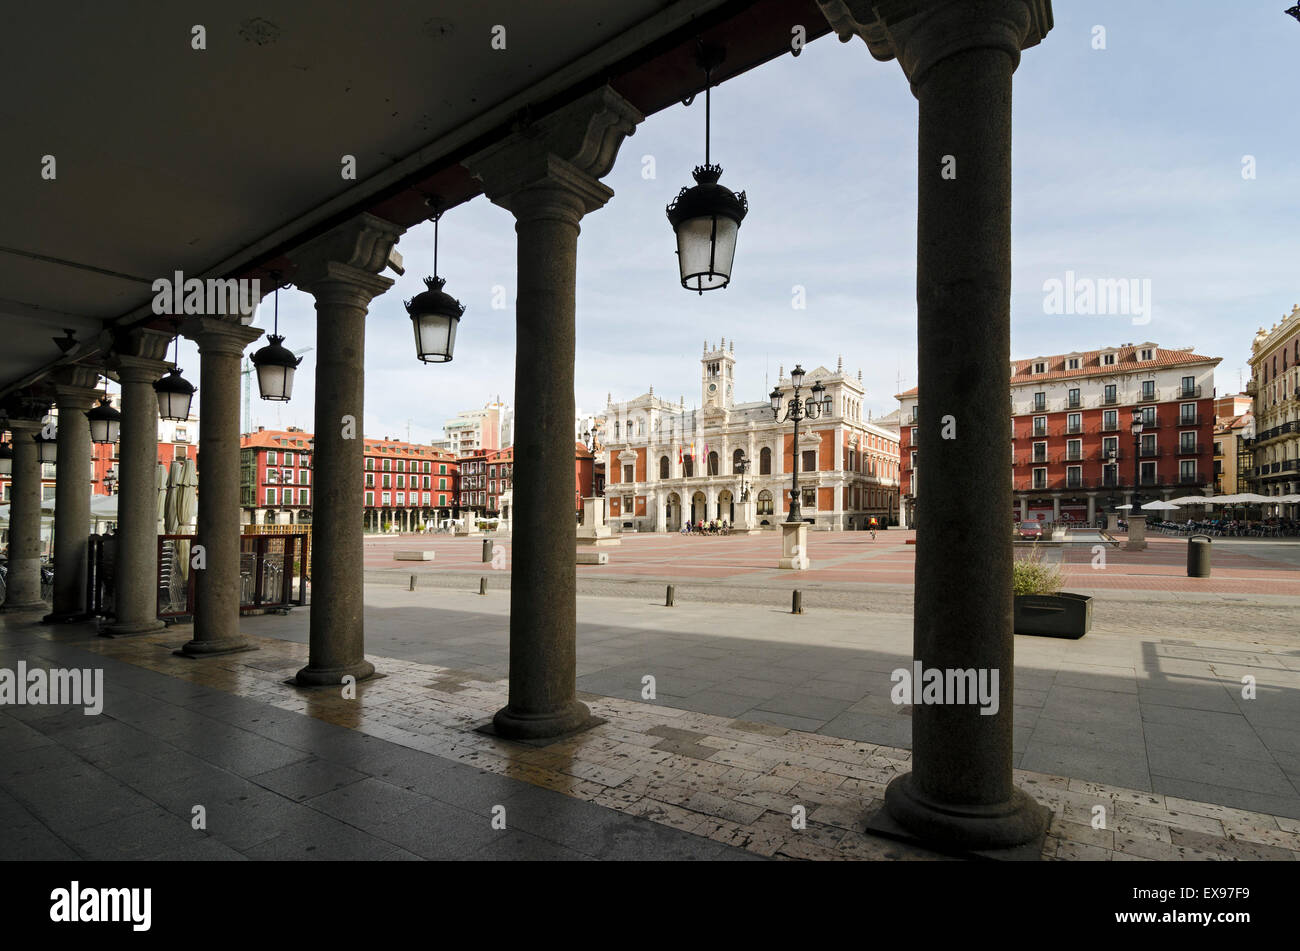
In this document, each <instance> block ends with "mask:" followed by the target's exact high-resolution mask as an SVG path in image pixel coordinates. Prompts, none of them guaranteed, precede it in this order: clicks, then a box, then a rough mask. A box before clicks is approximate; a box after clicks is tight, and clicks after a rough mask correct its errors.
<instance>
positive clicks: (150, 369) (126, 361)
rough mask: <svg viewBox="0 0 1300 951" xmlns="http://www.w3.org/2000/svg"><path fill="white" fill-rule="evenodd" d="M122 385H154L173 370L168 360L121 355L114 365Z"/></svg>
mask: <svg viewBox="0 0 1300 951" xmlns="http://www.w3.org/2000/svg"><path fill="white" fill-rule="evenodd" d="M112 367H113V370H114V371H115V372H116V373H117V379H118V382H120V383H153V382H154V381H156V380H158V379H159V378H161V377H162V375H163V374H164V373H166V372H167V371H168V370H170V369H171V364H170V363H168V362H167V361H166V360H154V359H151V358H148V357H136V356H131V355H130V354H125V353H119V354H118V355H117V356H116V357H115V358H114V359H113V363H112Z"/></svg>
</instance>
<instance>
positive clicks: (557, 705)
mask: <svg viewBox="0 0 1300 951" xmlns="http://www.w3.org/2000/svg"><path fill="white" fill-rule="evenodd" d="M642 118H643V116H642V115H641V114H640V113H639V112H638V111H637V110H636V109H635V108H634V107H633V106H632V105H631V104H629V103H628V102H627V101H626V100H624V99H623V98H622V97H621V96H619V95H618V94H617V93H615V92H614V91H613V90H612V89H610V88H609V87H607V86H606V87H602V88H600V89H597V90H595V91H594V92H592V93H589V94H587V95H585V96H583V97H582V98H580V99H578V100H576V101H574V102H572V103H570V104H569V105H567V106H564V107H563V108H561V109H559V110H557V111H556V112H553V113H550V114H548V115H546V116H543V117H542V118H540V119H538V120H537V121H535V122H533V123H532V124H531V125H530V126H529V127H528V128H527V129H525V130H522V131H520V132H518V133H515V134H512V135H511V136H509V137H507V138H506V139H504V140H502V141H501V142H499V143H497V144H496V145H493V146H491V147H489V148H488V149H486V150H484V151H483V152H480V153H478V154H476V155H474V156H471V157H470V158H469V159H467V160H466V161H465V163H464V164H465V166H466V167H467V168H468V169H469V170H470V172H471V173H473V174H474V175H475V177H477V178H479V179H480V180H482V182H483V184H484V190H485V191H486V193H487V196H488V198H489V199H491V201H492V202H494V203H495V204H498V205H500V206H502V207H503V208H506V209H508V210H509V211H510V212H511V213H513V214H514V216H515V232H516V234H517V235H518V269H519V278H518V280H519V292H518V298H517V300H516V306H515V321H516V341H515V354H516V357H515V476H514V499H515V507H516V510H517V517H516V519H515V521H514V536H513V538H514V542H513V545H512V549H511V556H512V558H511V560H512V569H513V570H512V572H511V578H510V699H509V703H508V704H507V705H506V706H505V707H504V708H502V709H501V710H499V711H498V712H497V714H496V717H495V720H494V723H495V726H496V730H497V732H498V733H499V734H501V735H502V736H509V737H517V738H531V737H545V736H557V735H559V734H562V733H567V732H570V731H572V730H576V729H580V728H582V727H583V726H585V725H586V724H587V723H588V722H589V721H590V717H591V714H590V711H589V710H588V709H587V707H586V705H585V704H583V703H581V702H579V701H578V699H577V697H576V691H577V648H576V635H577V602H576V595H577V574H576V568H575V560H574V534H573V498H572V495H571V493H572V488H571V487H572V485H573V438H572V434H573V418H574V401H573V362H574V308H575V297H574V294H575V285H576V282H577V252H578V230H579V222H580V221H581V219H582V216H583V215H584V214H587V213H588V212H591V211H595V210H596V209H598V208H600V207H602V206H603V205H604V204H605V203H606V202H607V201H609V199H610V198H611V197H612V196H613V194H614V193H613V191H612V190H611V189H609V188H608V187H607V186H605V185H603V184H601V183H600V181H599V180H598V179H599V178H601V177H602V176H603V175H605V174H607V173H608V172H609V170H610V168H611V167H612V166H613V164H614V158H615V156H616V154H617V152H618V148H619V146H620V145H621V144H622V141H623V139H624V138H625V137H626V136H628V135H631V134H632V133H633V131H635V128H636V125H637V123H639V122H640V121H641V120H642ZM670 237H671V236H670ZM610 474H611V475H613V474H614V473H613V471H612V470H611V472H610Z"/></svg>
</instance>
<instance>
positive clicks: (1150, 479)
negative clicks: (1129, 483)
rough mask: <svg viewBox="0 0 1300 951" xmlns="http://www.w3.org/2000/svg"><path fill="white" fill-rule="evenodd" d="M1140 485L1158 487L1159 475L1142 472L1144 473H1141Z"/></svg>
mask: <svg viewBox="0 0 1300 951" xmlns="http://www.w3.org/2000/svg"><path fill="white" fill-rule="evenodd" d="M1141 484H1142V485H1159V484H1160V474H1159V473H1154V472H1144V473H1142V480H1141Z"/></svg>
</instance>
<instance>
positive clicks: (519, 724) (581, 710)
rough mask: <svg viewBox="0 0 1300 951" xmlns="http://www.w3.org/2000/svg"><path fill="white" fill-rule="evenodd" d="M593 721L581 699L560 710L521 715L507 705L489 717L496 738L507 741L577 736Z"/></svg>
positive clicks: (589, 711)
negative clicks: (568, 734) (574, 734)
mask: <svg viewBox="0 0 1300 951" xmlns="http://www.w3.org/2000/svg"><path fill="white" fill-rule="evenodd" d="M593 719H595V718H594V717H593V716H592V715H591V710H590V709H589V708H588V707H587V705H586V704H585V703H583V702H582V701H581V700H574V701H572V702H571V703H569V704H567V705H565V706H563V707H561V708H560V709H559V710H551V711H547V712H546V713H524V714H521V713H517V712H515V711H514V710H512V709H511V708H510V707H509V705H507V706H504V707H502V708H501V709H500V710H498V711H497V712H496V715H495V716H494V717H492V728H493V730H494V731H495V732H496V735H497V736H500V737H504V738H505V739H508V740H537V739H542V738H544V737H553V736H562V735H563V734H565V733H576V732H578V731H579V730H582V729H584V728H585V727H586V726H587V725H588V724H590V723H591V721H592V720H593Z"/></svg>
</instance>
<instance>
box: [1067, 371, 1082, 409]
mask: <svg viewBox="0 0 1300 951" xmlns="http://www.w3.org/2000/svg"><path fill="white" fill-rule="evenodd" d="M1074 362H1075V363H1078V362H1079V361H1078V360H1075V361H1074ZM1069 401H1070V408H1071V409H1074V408H1076V407H1078V406H1082V405H1083V398H1082V396H1081V394H1080V393H1079V391H1078V390H1077V389H1074V390H1070V396H1069Z"/></svg>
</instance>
